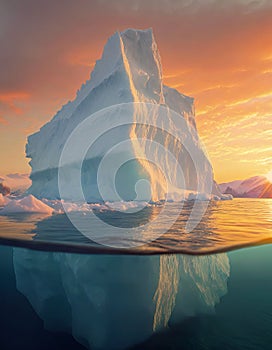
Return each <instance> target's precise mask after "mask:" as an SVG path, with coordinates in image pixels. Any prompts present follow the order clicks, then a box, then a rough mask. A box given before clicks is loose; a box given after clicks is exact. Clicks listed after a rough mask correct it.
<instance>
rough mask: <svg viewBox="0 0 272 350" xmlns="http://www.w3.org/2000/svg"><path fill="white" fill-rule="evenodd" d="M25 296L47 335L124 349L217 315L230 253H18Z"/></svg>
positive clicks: (16, 250) (18, 282)
mask: <svg viewBox="0 0 272 350" xmlns="http://www.w3.org/2000/svg"><path fill="white" fill-rule="evenodd" d="M13 261H14V270H15V275H16V285H17V289H18V290H19V291H20V292H21V293H23V294H24V295H25V296H26V297H27V299H28V300H29V302H30V303H31V305H32V306H33V308H34V310H35V311H36V312H37V314H38V315H39V316H40V317H41V319H42V320H43V321H44V325H45V328H46V329H48V330H52V331H65V332H70V333H72V334H73V336H74V338H75V339H76V340H78V341H79V342H80V343H82V344H83V345H85V346H86V347H87V348H89V349H124V348H128V347H130V346H133V345H135V344H137V343H139V342H142V341H144V340H146V339H148V338H149V337H150V336H151V335H152V334H153V333H154V332H157V331H160V330H163V329H165V328H166V327H167V326H168V325H175V324H179V323H180V322H181V321H182V320H184V319H185V318H186V317H192V316H194V315H198V314H202V313H211V312H214V307H215V305H216V304H217V303H219V302H220V298H221V297H222V296H223V295H225V294H226V293H227V280H228V277H229V274H230V265H229V260H228V257H227V255H226V254H219V255H210V256H183V255H162V256H158V255H157V256H124V255H99V254H98V255H79V254H68V253H53V252H39V251H31V250H29V249H21V248H14V255H13Z"/></svg>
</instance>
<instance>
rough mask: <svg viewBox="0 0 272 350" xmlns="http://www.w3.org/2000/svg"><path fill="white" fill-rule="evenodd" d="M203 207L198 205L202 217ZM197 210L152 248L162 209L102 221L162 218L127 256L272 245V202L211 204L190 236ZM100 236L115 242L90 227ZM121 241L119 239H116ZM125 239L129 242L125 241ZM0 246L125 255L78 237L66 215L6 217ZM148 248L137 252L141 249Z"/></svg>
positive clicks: (131, 244) (186, 211) (103, 215)
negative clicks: (189, 223)
mask: <svg viewBox="0 0 272 350" xmlns="http://www.w3.org/2000/svg"><path fill="white" fill-rule="evenodd" d="M203 205H204V204H203V203H202V202H198V203H197V207H198V208H199V211H200V212H201V210H202V206H203ZM191 209H192V203H190V202H188V203H185V204H184V207H183V210H182V213H181V215H180V216H179V218H178V220H177V222H176V223H175V224H174V225H173V226H172V227H171V228H170V229H169V230H168V231H167V232H166V233H165V234H163V235H162V236H160V237H159V238H158V239H155V240H154V241H153V242H150V243H148V244H146V243H145V242H146V241H147V239H152V237H153V236H157V233H158V232H157V230H158V229H160V230H162V231H163V230H164V227H165V226H167V225H168V222H167V219H165V215H164V216H163V220H161V221H160V210H161V209H160V207H156V206H155V207H148V208H146V209H143V210H141V211H140V212H139V213H129V214H127V213H120V212H117V211H101V212H97V215H98V216H99V217H100V219H101V220H104V221H105V222H107V223H111V224H114V225H115V226H116V225H119V226H120V227H123V228H124V227H131V226H135V227H138V226H139V225H140V224H141V222H142V221H143V222H144V223H145V222H146V221H147V220H151V219H152V218H154V217H156V218H157V220H156V222H157V223H156V226H154V227H153V229H152V226H150V228H149V229H148V230H143V231H142V232H141V233H140V234H138V235H137V236H135V237H134V238H133V239H131V238H127V239H126V242H125V243H126V246H127V247H128V248H129V249H128V250H127V251H126V250H122V249H121V251H122V253H137V254H151V253H152V254H153V253H171V252H172V253H176V252H183V253H189V254H200V253H201V254H204V253H211V252H219V251H225V250H228V249H232V248H236V247H239V246H246V245H254V244H258V243H260V244H261V243H269V242H272V220H271V212H272V200H271V199H235V200H233V201H219V202H210V204H209V207H208V210H207V211H206V213H205V215H204V217H203V218H202V220H201V222H200V223H199V224H198V226H197V227H196V228H195V229H194V230H193V231H192V232H190V233H187V232H186V231H185V225H186V222H187V220H188V217H189V215H190V211H191ZM173 213H176V204H175V203H170V204H169V205H168V207H167V212H166V214H167V216H168V217H169V220H171V216H172V215H174V214H173ZM73 215H74V218H75V219H76V220H81V219H82V218H83V217H84V216H85V215H87V214H86V213H84V212H75V213H73ZM88 224H89V225H90V226H91V229H92V230H93V232H94V235H95V234H99V235H100V241H102V242H103V243H104V244H105V245H107V242H110V241H111V240H112V237H109V236H107V235H106V234H105V235H104V236H103V232H102V233H101V231H99V230H97V229H96V226H95V224H94V225H93V226H92V223H90V222H89V221H88ZM116 239H118V237H116ZM122 239H123V238H122ZM0 241H1V242H2V243H5V242H12V244H16V245H21V246H28V247H29V246H31V247H33V246H34V248H40V249H43V248H44V249H51V250H61V251H64V250H65V251H75V252H107V253H111V254H112V253H118V252H120V250H118V249H116V250H113V249H110V248H109V249H107V247H105V246H103V245H98V244H96V243H94V242H93V241H91V240H90V239H88V238H87V237H85V236H84V235H82V234H81V233H80V232H78V231H77V230H76V229H75V227H74V226H73V225H72V224H71V222H70V221H69V219H68V218H67V216H66V215H65V214H59V215H53V216H51V217H43V218H42V217H41V216H35V215H34V216H33V215H32V216H22V215H17V216H13V217H3V216H0ZM139 243H142V244H143V245H142V246H140V247H138V248H135V245H136V244H137V245H138V244H139Z"/></svg>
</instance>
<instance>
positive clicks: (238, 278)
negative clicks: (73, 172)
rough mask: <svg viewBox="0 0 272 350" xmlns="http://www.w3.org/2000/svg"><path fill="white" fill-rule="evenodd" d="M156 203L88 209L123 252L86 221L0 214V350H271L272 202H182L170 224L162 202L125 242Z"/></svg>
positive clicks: (172, 208)
mask: <svg viewBox="0 0 272 350" xmlns="http://www.w3.org/2000/svg"><path fill="white" fill-rule="evenodd" d="M163 206H164V204H163V203H161V204H160V205H150V206H148V207H146V208H143V209H142V210H139V211H131V212H127V213H126V212H120V211H118V210H105V208H103V210H94V211H93V212H94V214H95V216H94V217H93V218H92V219H90V220H87V221H86V225H89V228H90V229H91V231H92V228H93V231H96V230H97V226H96V224H95V222H96V221H97V219H99V220H102V221H103V222H105V223H107V226H108V227H110V226H112V227H114V230H115V231H114V232H118V228H119V229H120V231H121V230H122V245H120V244H117V243H118V242H120V240H118V237H115V236H110V237H107V234H106V233H105V234H104V237H103V239H102V240H99V239H98V240H97V239H96V238H97V237H98V235H99V234H101V235H103V232H102V233H100V232H93V235H85V234H82V233H81V232H80V231H79V230H78V228H76V227H75V225H74V222H78V221H81V219H82V217H83V216H86V215H88V213H85V212H75V213H73V215H74V217H72V218H74V219H75V218H76V220H72V221H71V215H67V214H65V213H61V214H57V215H51V216H43V215H41V214H31V215H29V214H19V213H18V214H10V215H6V216H0V300H1V309H0V310H1V313H0V349H1V350H13V349H14V350H15V349H16V350H17V349H21V350H22V349H27V350H31V349H33V350H34V349H35V350H36V349H39V350H41V349H50V350H55V349H56V350H57V349H66V350H67V349H75V350H76V349H203V350H204V349H223V350H224V349H226V350H228V349H237V350H238V349H267V350H268V349H269V350H270V349H271V344H272V298H271V295H272V268H271V266H272V245H271V243H272V200H271V199H246V198H242V199H233V200H231V201H211V202H209V203H208V205H207V203H204V202H201V201H199V202H197V203H196V202H194V203H192V202H186V203H184V205H183V208H182V211H181V212H180V214H179V216H178V218H177V219H175V220H174V223H173V224H172V225H170V227H169V222H171V218H172V216H173V217H174V216H175V215H176V212H177V203H170V205H168V206H167V211H166V212H165V213H164V216H163V221H162V222H160V221H159V224H160V225H161V226H160V227H162V228H163V227H164V226H165V227H167V230H165V232H164V230H161V232H164V233H160V234H159V235H157V234H156V233H157V232H155V231H156V229H157V228H158V226H156V225H155V226H154V227H152V226H151V227H149V228H148V230H147V231H145V229H144V228H143V230H142V231H141V234H137V235H135V237H133V236H131V235H128V239H127V242H126V235H125V234H124V233H125V232H126V230H127V231H129V230H130V232H131V228H133V227H139V226H141V225H142V224H145V223H147V222H149V220H153V219H154V218H160V215H161V212H162V209H163ZM193 207H197V209H198V210H199V212H202V211H203V209H205V213H204V215H203V216H202V218H201V220H200V222H198V223H196V225H195V227H194V228H193V229H192V230H191V231H190V230H189V231H188V230H187V229H186V223H187V222H188V220H189V218H190V214H191V212H192V209H193ZM165 218H166V219H165ZM92 220H94V224H93V226H92ZM116 228H117V230H116ZM137 232H138V231H137ZM93 237H94V239H92V238H93ZM154 237H155V238H154ZM152 238H154V239H152ZM115 243H116V244H115Z"/></svg>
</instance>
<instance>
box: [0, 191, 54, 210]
mask: <svg viewBox="0 0 272 350" xmlns="http://www.w3.org/2000/svg"><path fill="white" fill-rule="evenodd" d="M0 200H1V197H0ZM53 211H54V209H53V208H51V207H49V206H48V205H46V204H45V203H43V202H42V201H40V200H39V199H37V198H35V197H34V196H32V195H29V196H27V197H24V198H21V199H13V200H9V201H8V202H7V203H6V205H5V207H4V208H3V209H2V210H1V211H0V214H1V215H8V214H13V213H43V214H48V215H51V214H52V213H53Z"/></svg>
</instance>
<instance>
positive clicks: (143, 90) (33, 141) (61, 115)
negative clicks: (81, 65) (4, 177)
mask: <svg viewBox="0 0 272 350" xmlns="http://www.w3.org/2000/svg"><path fill="white" fill-rule="evenodd" d="M118 106H120V107H118ZM126 106H127V107H126ZM105 108H107V109H106V111H105ZM118 108H119V110H118ZM161 110H163V116H160V115H158V114H159V113H160V111H161ZM101 111H102V112H101ZM103 111H104V112H103ZM100 112H101V113H100ZM99 113H100V114H99ZM174 115H178V116H180V121H179V125H176V124H175V122H174ZM89 116H92V117H91V120H90V122H87V124H86V125H85V126H84V132H85V134H87V136H88V137H89V138H90V139H92V138H93V137H95V135H96V134H97V130H104V131H105V135H104V136H103V137H101V138H100V139H99V140H97V142H96V143H95V144H94V145H93V147H92V148H91V149H90V150H88V152H87V153H86V155H85V159H84V162H83V163H81V159H77V157H78V155H79V153H80V151H79V150H80V149H81V148H82V147H81V146H82V145H81V144H80V142H79V140H80V139H81V137H80V136H79V137H78V138H77V140H78V143H79V144H78V150H77V148H76V147H75V151H74V152H72V153H74V154H70V155H69V156H68V157H67V159H66V160H65V162H64V163H61V167H62V168H64V165H65V169H64V172H65V176H62V179H61V180H62V185H63V186H64V187H65V188H66V189H67V193H66V195H67V198H64V199H67V200H76V199H77V191H78V188H77V186H76V185H75V183H74V182H75V179H74V178H75V173H76V172H77V171H78V168H80V169H81V171H82V173H81V180H82V188H83V191H84V195H85V198H86V199H87V201H89V202H97V201H101V199H103V200H104V201H107V200H109V201H117V202H118V201H120V198H117V197H116V195H113V194H112V182H111V181H112V179H108V178H107V177H106V174H108V175H109V176H113V174H112V173H111V172H112V165H113V163H114V161H116V162H118V161H119V158H120V157H123V155H122V152H121V151H120V149H118V148H116V149H115V158H114V157H110V161H108V163H106V162H104V165H105V164H106V165H105V171H104V178H103V179H102V180H101V179H99V178H98V176H97V175H98V168H99V164H100V163H101V160H103V158H105V155H106V154H107V151H108V150H109V149H113V148H114V147H115V145H117V144H118V143H122V142H123V141H126V149H125V154H126V155H125V156H124V157H130V158H131V159H133V161H130V162H127V163H126V164H125V165H124V166H123V168H122V167H120V171H119V172H118V173H117V174H116V175H118V176H119V177H118V176H117V181H116V183H115V185H116V186H117V190H118V191H119V192H120V193H121V197H122V199H123V200H125V201H129V200H134V199H135V197H136V195H135V186H137V183H141V184H142V182H139V180H142V179H144V180H147V181H149V183H150V185H149V186H150V187H149V189H148V190H146V187H144V189H143V190H140V191H139V196H140V198H137V199H141V200H143V201H144V200H147V201H148V200H149V199H150V198H151V199H152V200H155V201H157V200H161V199H165V195H166V193H165V192H166V186H165V183H164V182H165V181H168V179H166V180H165V179H164V178H163V176H162V174H161V173H160V171H158V169H156V168H155V167H154V166H150V164H147V162H145V161H143V159H149V156H150V155H151V156H152V157H153V158H152V160H153V163H154V164H156V166H158V167H160V169H161V170H162V172H163V175H164V177H165V176H166V178H167V177H171V180H172V182H174V185H173V188H172V189H170V190H171V191H170V192H171V196H172V199H174V200H175V199H176V198H178V200H180V193H179V192H180V190H190V191H191V192H192V193H194V192H199V193H201V196H202V197H203V196H204V197H205V194H206V198H207V196H209V195H210V193H211V191H212V190H211V189H210V188H209V187H210V184H209V179H210V180H212V179H213V170H212V166H211V164H210V162H209V160H208V159H207V156H206V154H205V152H204V151H203V148H202V145H201V143H200V140H199V137H198V134H197V130H196V123H195V116H194V100H193V98H191V97H188V96H185V95H183V94H181V93H179V92H178V91H177V90H175V89H173V88H170V87H166V86H164V85H163V80H162V66H161V60H160V55H159V51H158V48H157V44H156V42H155V40H154V37H153V33H152V30H133V29H128V30H126V31H124V32H122V33H119V32H118V33H115V34H114V35H113V36H112V37H111V38H110V39H109V40H108V42H107V44H106V46H105V48H104V52H103V55H102V58H101V59H100V60H98V61H97V63H96V65H95V67H94V70H93V72H92V74H91V78H90V80H88V81H87V82H86V83H85V84H84V85H82V87H81V89H80V90H79V91H78V93H77V96H76V98H75V100H74V101H72V102H69V103H67V104H66V105H65V106H64V107H63V108H62V109H61V110H60V111H59V112H58V113H57V114H56V115H55V116H54V118H53V119H52V120H51V121H50V122H49V123H47V124H45V125H44V126H43V127H42V128H41V130H40V131H39V132H37V133H35V134H33V135H31V136H29V137H28V143H27V146H26V153H27V157H29V158H30V159H31V160H30V165H31V167H32V172H31V179H32V186H31V187H30V189H29V193H31V194H33V195H35V196H36V197H37V198H48V199H59V198H60V197H61V198H63V197H62V196H60V193H59V186H58V176H59V174H60V160H61V159H62V158H61V155H62V152H64V149H65V145H66V142H67V140H68V139H69V136H71V134H72V133H73V132H74V131H75V130H76V128H77V127H78V126H80V125H81V124H82V122H84V121H86V120H87V119H88V117H89ZM183 118H184V122H182V121H181V120H182V119H183ZM118 123H119V124H120V123H121V124H122V125H121V126H120V125H119V127H116V125H117V124H118ZM135 123H136V126H135ZM141 123H142V124H145V126H144V127H141V126H140V124H141ZM158 123H159V126H160V127H161V128H162V129H163V130H169V128H170V130H171V133H172V135H174V136H176V137H177V138H178V139H179V140H181V141H182V142H185V140H186V142H187V143H188V144H189V145H190V149H191V151H192V153H193V157H195V158H197V163H198V165H197V167H198V170H199V171H198V172H196V169H195V165H194V164H193V162H192V159H191V157H190V154H188V150H186V149H185V147H183V145H182V142H181V143H180V142H177V141H176V140H175V139H171V137H170V138H169V135H168V136H167V135H165V134H164V135H159V133H158V131H156V132H154V128H153V127H152V125H154V124H156V125H158ZM146 125H149V127H147V126H146ZM180 125H181V126H180ZM111 126H112V129H111V130H110V128H111ZM162 136H163V137H162ZM158 139H160V142H159V143H157V145H156V143H155V141H156V142H157V141H158ZM146 140H150V141H151V142H153V144H152V146H150V144H149V143H148V142H147V141H146ZM160 145H161V147H163V148H164V149H165V150H166V151H170V152H171V153H172V154H173V155H174V157H175V158H176V159H178V162H179V164H180V165H181V168H182V172H183V177H184V178H183V179H181V177H180V176H179V174H178V169H177V167H176V166H175V165H174V163H173V162H171V160H170V156H164V157H162V156H161V153H160V151H159V148H160ZM122 150H123V149H122ZM189 153H190V152H189ZM97 180H100V181H101V183H102V185H101V187H102V188H103V191H104V193H103V196H102V195H101V191H100V190H101V187H100V188H99V186H98V183H97ZM118 181H119V182H118ZM198 184H200V186H199V187H198ZM203 194H204V195H203ZM214 194H215V195H216V196H217V198H220V195H221V194H220V192H219V191H218V189H217V190H216V191H215V192H214ZM137 195H138V193H137ZM101 197H102V198H101Z"/></svg>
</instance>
